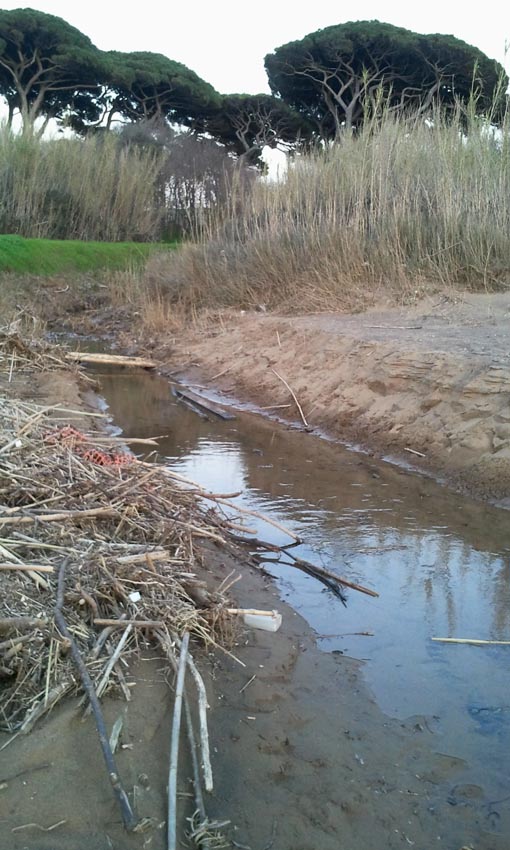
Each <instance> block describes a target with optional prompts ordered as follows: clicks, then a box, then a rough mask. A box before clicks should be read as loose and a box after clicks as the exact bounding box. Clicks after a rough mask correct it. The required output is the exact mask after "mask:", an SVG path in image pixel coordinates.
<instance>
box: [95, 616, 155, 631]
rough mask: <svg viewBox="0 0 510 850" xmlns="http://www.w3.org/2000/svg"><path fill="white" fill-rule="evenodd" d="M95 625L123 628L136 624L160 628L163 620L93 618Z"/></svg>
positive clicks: (140, 627)
mask: <svg viewBox="0 0 510 850" xmlns="http://www.w3.org/2000/svg"><path fill="white" fill-rule="evenodd" d="M94 625H95V626H115V627H116V628H124V627H125V626H138V628H139V629H162V628H164V626H165V624H164V622H163V620H108V619H101V618H100V617H99V618H96V619H94Z"/></svg>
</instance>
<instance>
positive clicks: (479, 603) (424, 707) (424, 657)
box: [96, 368, 510, 799]
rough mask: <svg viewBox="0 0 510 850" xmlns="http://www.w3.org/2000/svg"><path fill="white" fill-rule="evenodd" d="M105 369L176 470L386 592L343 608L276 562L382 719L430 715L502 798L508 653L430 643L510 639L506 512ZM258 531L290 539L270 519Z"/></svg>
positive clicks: (303, 552) (508, 722)
mask: <svg viewBox="0 0 510 850" xmlns="http://www.w3.org/2000/svg"><path fill="white" fill-rule="evenodd" d="M96 374H98V377H99V379H100V382H101V392H102V394H103V395H104V397H105V399H106V401H107V404H108V406H109V410H110V413H111V415H112V417H113V419H114V422H115V423H116V425H118V426H119V427H120V428H121V429H122V430H123V432H124V433H125V434H126V435H127V436H137V437H149V436H153V435H159V434H166V435H168V436H167V437H165V439H162V440H161V441H160V443H159V445H160V454H161V455H162V456H163V457H165V458H166V462H167V463H168V465H169V466H171V468H172V469H174V470H176V471H178V472H179V473H182V474H184V475H186V476H188V477H190V478H192V479H194V480H195V481H197V482H199V483H200V484H201V485H202V486H203V487H204V488H207V489H210V490H212V491H215V492H227V491H228V492H230V491H232V492H233V491H238V490H242V491H243V494H242V496H241V497H239V499H238V502H239V504H242V505H247V506H249V507H251V508H256V509H257V510H260V511H263V512H264V513H267V514H270V515H271V516H272V517H274V518H275V519H278V520H280V521H281V522H282V523H284V524H285V525H287V526H288V527H290V528H292V529H293V530H294V531H295V532H297V533H298V534H299V535H300V537H302V538H303V540H304V541H305V543H304V544H303V545H302V546H300V547H299V549H296V550H294V551H295V553H296V554H298V555H300V556H301V557H303V558H305V559H307V560H309V561H312V562H314V563H317V564H319V565H322V566H324V567H326V568H327V569H329V570H332V571H337V572H338V574H340V575H343V576H345V577H346V578H348V579H351V580H353V581H355V582H358V583H360V584H364V585H368V586H369V587H373V588H374V589H376V590H377V591H378V592H379V593H380V598H379V599H372V598H369V597H367V596H364V595H362V594H359V593H356V592H354V591H348V604H347V608H344V607H343V606H342V605H341V603H340V602H339V600H338V599H336V598H335V597H333V596H332V595H331V594H330V593H329V592H328V591H327V590H325V589H324V588H323V586H322V585H320V584H319V583H318V582H316V581H315V580H314V579H312V578H309V577H308V576H306V575H304V574H302V573H300V572H298V571H297V570H295V569H292V568H290V567H285V566H282V565H279V564H268V565H267V566H268V570H269V571H270V572H271V573H272V574H273V575H274V576H275V579H276V582H277V585H278V588H279V592H280V594H281V596H282V597H283V598H284V599H285V600H286V601H287V602H288V603H289V604H290V605H291V606H293V607H294V609H295V610H296V611H298V612H299V613H300V614H301V615H302V616H303V617H304V618H305V619H306V620H307V621H308V622H309V623H310V625H311V626H312V627H313V628H314V629H315V631H316V632H317V635H318V643H319V646H320V647H321V648H322V649H323V650H324V651H327V652H331V651H341V652H342V653H344V654H345V655H348V656H352V657H354V658H358V659H365V660H366V662H367V663H365V664H364V665H363V673H364V676H365V678H366V681H367V683H368V685H369V687H370V688H371V690H372V692H373V694H374V695H375V698H376V700H377V703H378V704H379V706H380V708H381V709H382V710H383V711H384V712H385V713H386V714H388V715H391V716H393V717H397V718H406V717H409V716H412V715H426V716H427V717H428V718H429V720H428V721H427V723H428V724H430V725H431V727H434V731H435V732H437V733H438V734H439V735H440V736H441V747H442V748H443V751H445V752H448V753H451V754H453V755H455V756H456V757H458V758H462V759H465V760H466V761H467V762H468V765H469V769H468V773H469V774H470V777H471V779H470V781H472V782H473V783H476V784H477V785H483V786H484V787H485V790H486V793H487V795H488V797H489V798H491V799H496V798H498V797H503V796H504V795H505V794H506V793H507V758H508V752H509V751H510V695H509V690H508V669H509V666H510V646H509V647H504V646H503V647H497V646H494V647H484V648H478V647H472V646H460V645H442V644H438V643H434V642H432V641H431V638H432V637H460V638H483V639H494V640H505V639H507V640H508V639H510V535H509V534H508V513H507V512H504V511H502V510H498V509H496V508H493V507H489V506H485V505H483V504H479V503H475V502H473V501H471V500H469V499H466V498H464V497H461V496H457V495H455V494H453V493H451V492H449V491H448V490H446V489H444V488H442V487H441V486H440V485H438V484H437V483H435V482H433V481H431V480H428V479H425V478H421V477H419V476H417V475H414V474H411V473H409V472H408V471H406V470H403V469H398V468H395V467H392V466H390V465H389V464H385V463H383V462H379V461H376V460H373V459H371V458H369V457H367V456H364V455H361V454H356V453H354V452H352V451H349V450H347V449H344V448H342V447H341V446H338V445H336V444H331V443H328V442H326V441H324V440H320V439H317V438H314V437H311V436H310V435H307V434H303V433H300V432H298V431H295V430H291V429H287V428H285V427H283V426H282V425H279V424H274V423H271V422H268V421H265V420H263V419H261V418H259V417H255V416H253V415H250V414H245V413H240V414H239V415H238V417H237V418H236V420H235V421H233V422H220V421H204V420H202V419H200V418H199V417H198V416H197V415H196V414H194V413H193V412H191V411H189V410H187V409H186V408H185V407H183V406H182V405H181V404H179V403H177V402H176V401H175V400H174V399H173V398H172V396H171V392H170V387H169V384H168V382H167V381H166V380H165V379H163V378H159V377H157V376H154V375H149V374H146V373H131V372H128V371H115V372H112V371H109V370H108V369H106V368H101V369H100V370H99V372H96ZM249 524H250V525H251V526H253V521H252V519H251V518H250V520H249ZM257 531H258V533H259V535H260V536H261V537H263V538H264V539H266V540H270V541H273V542H275V543H282V542H284V541H285V542H287V540H286V539H285V536H284V535H283V534H282V533H280V532H278V531H277V530H276V529H274V528H272V527H271V526H268V525H267V524H264V525H260V526H259V527H258V528H257ZM356 632H358V633H359V632H370V633H372V636H365V635H356V634H353V633H356Z"/></svg>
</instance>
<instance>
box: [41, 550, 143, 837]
mask: <svg viewBox="0 0 510 850" xmlns="http://www.w3.org/2000/svg"><path fill="white" fill-rule="evenodd" d="M67 561H68V559H67V558H66V559H65V560H64V561H62V564H61V566H60V570H59V574H58V589H57V603H56V605H55V622H56V624H57V626H58V628H59V630H60V633H61V634H62V635H63V636H64V637H66V638H67V639H68V641H69V644H70V647H71V654H72V656H73V659H74V662H75V664H76V666H77V668H78V672H79V674H80V678H81V681H82V684H83V687H84V689H85V692H86V694H87V696H88V698H89V702H90V705H91V708H92V711H93V714H94V720H95V721H96V728H97V732H98V735H99V743H100V745H101V749H102V751H103V758H104V761H105V764H106V769H107V771H108V777H109V779H110V784H111V786H112V788H113V792H114V794H115V796H116V798H117V801H118V803H119V806H120V810H121V813H122V820H123V823H124V827H125V829H126V830H128V832H133V831H134V829H135V828H136V826H137V824H138V818H137V817H136V815H135V813H134V812H133V809H132V808H131V803H130V802H129V799H128V796H127V794H126V792H125V791H124V788H123V786H122V783H121V781H120V776H119V772H118V770H117V765H116V763H115V757H114V755H113V753H112V751H111V748H110V744H109V741H108V735H107V733H106V726H105V722H104V718H103V713H102V711H101V705H100V703H99V699H98V697H97V694H96V692H95V690H94V684H93V682H92V679H91V678H90V674H89V671H88V670H87V668H86V666H85V664H84V662H83V658H82V657H81V653H80V650H79V649H78V646H77V645H76V642H75V640H74V638H73V636H72V634H71V632H70V631H69V629H68V627H67V623H66V621H65V619H64V616H63V614H62V608H63V605H64V585H65V569H66V566H67Z"/></svg>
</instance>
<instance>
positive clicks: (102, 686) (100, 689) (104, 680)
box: [96, 624, 133, 697]
mask: <svg viewBox="0 0 510 850" xmlns="http://www.w3.org/2000/svg"><path fill="white" fill-rule="evenodd" d="M132 631H133V626H132V624H129V625H128V627H127V629H126V631H125V632H124V634H123V635H122V637H121V639H120V640H119V642H118V644H117V646H116V647H115V651H114V652H112V654H111V656H110V660H109V661H108V664H107V665H106V668H105V671H104V673H103V675H102V676H101V680H100V682H99V684H98V686H97V688H96V693H97V695H98V697H100V696H101V695H102V694H103V693H104V692H105V690H106V688H107V687H108V680H109V678H110V673H111V672H112V670H113V668H114V667H115V664H116V663H117V661H118V660H119V658H120V654H121V652H122V650H123V648H124V644H125V643H126V641H127V639H128V637H129V635H130V634H131V632H132Z"/></svg>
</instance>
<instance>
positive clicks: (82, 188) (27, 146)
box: [0, 128, 161, 242]
mask: <svg viewBox="0 0 510 850" xmlns="http://www.w3.org/2000/svg"><path fill="white" fill-rule="evenodd" d="M160 167H161V162H160V159H159V158H158V156H155V155H154V154H153V153H148V152H146V151H143V150H141V149H140V148H136V147H135V146H132V147H129V148H128V147H122V146H120V145H119V142H118V140H117V139H116V138H115V137H114V136H110V135H108V134H105V135H104V136H100V137H96V138H93V137H92V138H89V139H85V140H81V139H52V140H49V141H40V140H38V139H36V138H31V137H27V136H16V135H14V134H13V133H12V132H10V131H9V130H7V129H6V128H3V129H0V232H2V233H17V234H20V235H21V236H31V237H46V238H51V239H82V240H100V241H111V242H118V241H124V240H132V239H135V240H136V239H139V240H147V241H151V240H153V239H154V238H155V237H156V236H157V234H158V232H159V223H160V211H159V210H158V209H157V206H156V205H155V204H154V196H155V191H156V189H155V187H156V183H157V178H158V175H159V172H160Z"/></svg>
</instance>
